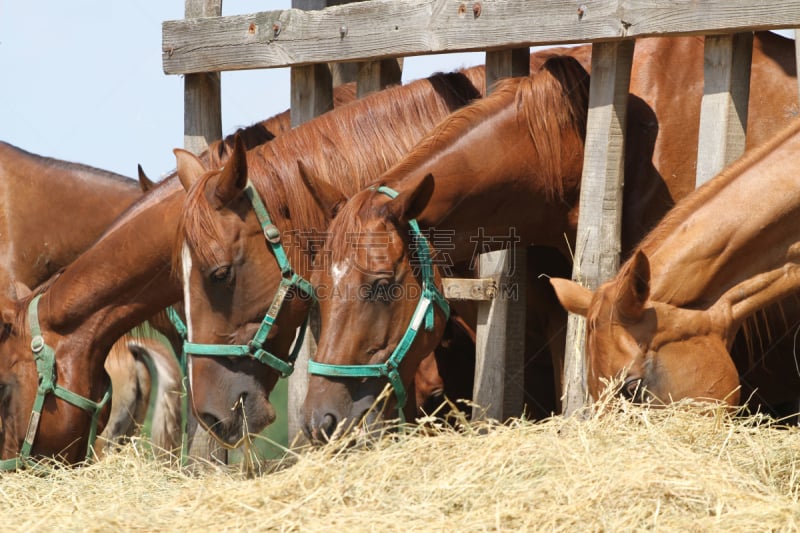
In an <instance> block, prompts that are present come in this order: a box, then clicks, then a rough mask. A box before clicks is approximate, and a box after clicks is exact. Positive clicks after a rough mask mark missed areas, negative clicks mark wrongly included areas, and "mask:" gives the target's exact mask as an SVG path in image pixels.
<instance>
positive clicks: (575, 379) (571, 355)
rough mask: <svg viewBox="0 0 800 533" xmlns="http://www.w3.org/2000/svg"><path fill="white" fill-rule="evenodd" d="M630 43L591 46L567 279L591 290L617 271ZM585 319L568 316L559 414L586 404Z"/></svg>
mask: <svg viewBox="0 0 800 533" xmlns="http://www.w3.org/2000/svg"><path fill="white" fill-rule="evenodd" d="M633 47H634V42H633V41H619V42H615V43H602V44H595V45H593V46H592V81H591V87H590V89H589V115H588V123H587V128H586V145H585V146H586V147H585V155H584V160H583V177H582V182H581V197H580V217H579V220H578V232H577V238H576V241H577V242H576V245H575V263H574V265H573V271H572V278H573V279H574V280H575V281H578V282H579V283H581V284H582V285H583V286H585V287H588V288H590V289H593V290H594V289H596V288H597V287H598V286H599V285H600V284H601V283H602V282H604V281H606V280H608V279H609V278H611V277H612V276H613V275H614V274H615V273H616V272H617V270H618V268H619V253H620V247H621V245H620V226H621V218H622V183H623V167H624V156H625V119H626V114H627V103H628V90H629V85H630V74H631V63H632V61H633ZM585 335H586V321H585V319H584V318H583V317H580V316H577V315H572V314H570V315H569V320H568V322H567V345H566V349H565V354H564V358H565V359H564V394H563V397H562V398H563V401H562V405H563V406H564V409H563V410H564V414H566V415H569V414H571V413H573V412H574V411H575V410H576V409H578V408H579V407H581V406H582V405H584V403H585V401H586V370H585V362H584V344H585Z"/></svg>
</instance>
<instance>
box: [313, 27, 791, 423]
mask: <svg viewBox="0 0 800 533" xmlns="http://www.w3.org/2000/svg"><path fill="white" fill-rule="evenodd" d="M767 40H768V41H769V40H770V38H769V37H767ZM694 42H696V41H694ZM667 43H669V45H670V49H669V50H665V49H664V48H660V46H663V45H666V44H667ZM692 44H693V41H692V40H677V42H674V43H673V42H669V41H663V40H646V41H644V42H640V43H637V58H636V59H635V60H634V75H633V80H632V90H637V89H638V88H639V87H643V86H644V87H646V85H640V84H646V81H645V80H647V79H650V80H652V78H650V77H649V76H647V75H645V74H652V73H653V71H652V70H651V68H650V65H649V63H648V64H647V65H642V67H641V70H637V65H638V64H639V63H638V62H637V61H638V60H639V59H640V58H642V57H646V58H647V59H648V60H649V61H650V62H652V63H655V64H656V65H658V66H659V67H662V68H663V67H664V66H665V65H668V64H669V63H670V62H671V61H670V60H672V61H674V60H676V59H677V57H678V56H671V53H672V52H674V51H675V50H676V49H680V48H684V50H683V51H684V52H685V51H687V48H688V50H691V45H692ZM641 45H644V46H641ZM757 50H758V49H757ZM698 51H699V50H697V49H695V50H694V52H695V54H696V53H697V52H698ZM688 56H689V57H692V54H688ZM763 60H764V58H763V56H762V57H761V59H759V55H758V54H757V53H755V52H754V61H755V62H757V61H763ZM786 64H787V65H789V64H790V63H788V62H787V63H786ZM642 71H644V72H642ZM754 71H758V72H759V74H763V73H764V72H763V70H759V69H754ZM666 72H670V75H671V74H672V71H671V70H669V69H667V70H666ZM776 74H778V73H776ZM784 78H785V77H784ZM753 81H754V84H756V85H760V84H766V85H771V86H772V85H773V84H772V82H771V81H770V80H764V79H761V80H759V79H758V78H754V80H753ZM684 86H685V87H687V88H689V89H691V88H692V85H691V84H688V83H687V84H683V85H681V87H682V88H683V87H684ZM648 89H649V91H650V93H645V94H648V96H652V94H653V93H663V92H664V91H665V87H664V86H658V85H656V86H655V87H649V88H648ZM654 89H655V90H654ZM772 90H773V91H774V90H776V89H775V87H773V88H772ZM780 90H781V91H782V102H791V101H793V100H794V98H795V96H794V87H793V86H792V84H789V83H783V85H782V86H781V87H780ZM637 92H638V90H637ZM528 94H535V93H532V92H530V91H529V92H528ZM634 94H636V92H634ZM694 94H697V93H694ZM773 94H774V93H773ZM697 96H698V99H697V102H698V103H699V95H697ZM501 98H504V100H501ZM682 98H683V99H682V100H681V101H680V102H678V101H677V100H674V99H673V100H672V102H670V101H669V100H666V101H665V99H663V98H661V99H659V98H653V100H652V101H653V106H654V107H653V108H652V110H650V109H649V108H646V107H644V106H643V105H642V104H643V102H642V101H641V100H638V99H634V100H633V102H632V104H631V107H630V109H629V113H630V114H629V119H628V120H629V129H628V139H629V143H630V144H629V145H628V151H627V154H628V158H627V164H626V192H630V191H637V193H636V194H635V195H633V196H630V195H628V196H626V201H627V200H628V199H630V200H631V201H627V203H626V204H625V212H624V215H623V216H624V223H623V227H625V228H626V229H627V230H628V240H629V241H630V240H633V239H635V234H634V233H633V232H634V231H635V229H636V228H637V227H639V228H641V226H637V225H638V224H640V223H641V221H642V215H641V214H642V213H649V215H650V216H652V215H653V214H655V213H663V212H664V210H665V208H666V207H667V206H668V203H666V202H664V200H663V197H660V193H661V189H662V188H663V187H665V186H669V188H670V189H671V190H673V191H680V190H681V189H682V188H686V187H687V185H688V184H691V183H693V181H694V169H693V166H692V167H688V168H687V166H686V164H685V161H681V160H679V159H678V157H677V154H681V153H684V154H686V153H691V152H692V150H693V149H694V148H693V145H694V144H696V137H694V138H691V137H688V136H687V135H685V130H686V128H685V127H684V128H682V130H683V131H679V130H678V129H677V128H676V127H674V126H671V124H674V123H671V122H670V120H675V118H676V117H684V118H685V119H686V123H691V122H690V120H692V119H691V118H690V117H689V116H687V110H689V111H690V112H691V111H692V110H694V109H695V108H694V106H691V105H689V103H691V102H693V99H692V98H691V97H690V98H688V99H687V98H686V95H685V94H683V96H682ZM490 100H494V101H496V102H498V105H497V106H496V108H495V109H494V110H492V109H490V108H489V101H490ZM519 100H520V98H519V97H517V99H516V100H514V99H513V98H512V97H511V96H509V95H503V96H502V97H501V96H498V97H497V99H495V98H494V97H492V98H489V99H487V100H484V101H482V102H478V103H475V104H473V105H472V106H470V107H469V108H467V109H465V110H462V111H461V112H459V113H456V114H454V115H453V116H452V117H451V118H450V119H449V120H448V122H447V123H446V124H443V125H442V126H441V127H440V129H439V130H437V131H435V132H433V133H432V134H431V135H430V137H429V138H428V139H426V141H425V142H423V143H420V145H419V146H418V147H417V149H415V150H414V151H413V152H412V153H411V154H409V155H408V157H407V158H406V159H405V160H404V161H403V162H402V163H401V164H399V165H397V166H396V167H395V168H393V169H392V170H391V171H390V172H389V173H387V174H386V175H385V176H383V177H382V178H381V179H380V180H379V183H380V184H384V185H386V186H387V187H388V188H389V189H391V190H394V191H396V192H397V193H398V195H397V197H396V198H395V199H392V196H393V194H390V195H387V194H385V191H384V190H381V189H379V188H376V187H371V188H370V189H369V190H366V191H363V192H362V193H360V194H359V195H357V196H355V197H353V198H352V199H350V200H349V201H348V202H347V203H345V204H344V207H343V208H341V209H340V211H339V215H338V216H337V217H336V218H335V219H334V221H333V223H332V225H331V228H330V236H329V240H328V243H327V245H326V247H325V248H324V249H325V250H326V253H330V254H333V257H332V259H331V263H332V264H331V265H330V266H329V268H328V269H325V270H321V271H320V272H318V273H317V274H316V276H317V277H316V278H315V285H319V289H320V290H319V291H318V292H319V293H320V294H319V296H320V297H321V302H320V306H321V313H322V320H323V329H322V336H321V338H320V341H319V342H320V344H319V348H318V352H317V360H316V361H315V362H312V363H310V372H311V373H312V374H319V375H312V377H311V378H310V382H309V389H308V397H307V400H306V408H305V417H306V424H307V428H308V431H309V433H310V434H311V435H312V437H318V438H319V437H324V436H329V435H331V434H332V432H333V431H334V430H335V428H336V427H338V426H339V424H341V423H343V422H346V423H347V424H349V423H353V422H355V421H357V420H359V419H360V418H361V415H362V414H363V413H364V412H365V411H366V410H367V408H369V407H370V406H372V405H373V403H374V400H375V397H376V394H377V392H379V391H380V390H381V389H382V388H383V386H384V384H385V380H383V379H378V380H376V379H364V378H367V377H369V376H375V375H376V374H382V375H384V376H386V375H388V376H389V377H390V382H391V383H392V385H393V387H394V389H395V392H396V394H397V395H398V396H397V398H398V401H399V402H402V399H401V396H400V393H399V392H398V389H400V390H402V389H403V388H404V387H407V386H408V383H409V377H410V375H411V374H412V373H413V369H414V368H415V364H416V362H417V361H418V360H419V354H420V353H423V352H425V351H426V350H427V349H428V347H429V346H430V345H431V344H432V343H434V342H436V340H437V336H438V331H437V330H436V329H431V330H428V329H427V328H426V329H425V330H423V329H422V327H421V326H419V317H420V316H421V314H420V313H423V311H422V310H421V309H422V308H421V307H418V306H420V305H426V304H427V305H429V306H430V307H429V308H428V309H436V306H435V305H434V303H431V301H432V302H435V297H431V298H430V300H431V301H428V302H426V301H425V299H424V298H422V299H420V295H424V294H425V292H424V291H425V285H426V284H428V285H430V284H431V280H428V281H424V280H423V279H421V278H420V275H421V274H420V265H419V259H418V258H419V257H420V255H421V252H420V250H419V249H416V250H415V247H414V246H415V245H417V244H416V243H413V244H412V243H411V241H412V240H414V239H413V235H412V236H409V221H410V220H412V219H417V220H418V222H419V224H420V226H421V227H423V228H424V227H432V226H435V227H436V228H437V230H442V231H443V232H444V233H445V234H450V235H452V236H453V239H452V241H451V242H449V243H448V244H449V246H448V254H449V257H450V259H452V260H454V261H457V260H458V259H464V258H465V254H470V253H471V252H473V251H474V250H475V246H474V244H471V243H469V239H468V237H469V236H470V232H472V236H473V237H474V236H475V234H476V230H477V229H478V226H479V225H480V226H481V227H483V228H484V234H485V235H509V233H508V230H509V227H514V228H516V234H517V236H519V237H520V238H521V240H522V243H523V244H527V243H528V242H531V241H535V242H536V243H538V244H546V245H550V246H555V247H558V248H563V247H564V245H565V244H566V243H565V242H564V235H565V234H566V235H568V236H569V237H570V239H572V238H573V237H574V229H575V228H574V222H575V219H576V217H575V212H576V210H577V197H578V185H579V181H580V178H579V176H580V172H581V166H582V147H580V146H575V145H574V144H569V142H568V141H567V140H565V138H564V135H566V136H567V137H566V138H567V139H568V138H569V135H572V136H573V137H572V138H573V139H574V138H575V137H574V135H575V134H574V133H564V130H566V129H567V128H566V127H565V126H563V125H562V126H561V130H562V131H561V134H560V135H559V134H552V135H550V136H542V135H539V136H538V138H537V137H535V136H533V135H528V134H529V133H530V132H535V131H537V130H536V126H535V125H531V124H530V122H529V121H528V120H527V117H528V116H537V117H547V115H546V110H547V109H548V106H540V107H541V108H542V111H540V112H539V115H533V114H531V113H528V114H527V115H524V114H523V113H525V112H526V111H523V112H522V113H521V114H520V115H516V114H515V112H516V111H517V110H520V109H523V110H525V109H526V108H525V107H524V106H523V105H521V104H520V103H519ZM687 100H688V102H687ZM503 101H504V102H505V104H504V105H505V107H503V106H502V105H499V102H503ZM761 102H762V101H758V100H757V101H756V102H755V107H761V105H763V104H761ZM559 104H560V105H562V106H563V103H561V102H560V103H559ZM781 105H784V104H781ZM553 107H555V104H551V105H550V106H549V108H553ZM497 109H500V110H501V111H500V112H498V111H497ZM761 109H762V110H763V109H764V108H763V107H761ZM503 112H505V113H506V115H505V116H504V115H503ZM652 113H655V114H656V116H658V117H662V116H666V117H669V119H670V120H666V121H665V124H664V127H663V128H662V132H663V134H664V135H665V137H661V138H660V142H661V143H666V141H667V140H671V141H672V143H671V144H670V147H671V151H669V152H659V151H656V152H655V153H654V159H653V163H655V165H656V166H655V168H657V169H658V171H659V172H660V173H661V175H662V176H664V178H665V180H666V181H667V183H664V182H662V181H661V180H658V179H653V167H650V168H648V167H647V166H646V165H642V164H641V162H642V161H643V160H644V161H647V162H648V165H649V164H650V162H649V159H647V158H644V157H642V154H649V153H653V149H652V147H651V146H648V144H649V143H651V142H652V138H651V136H649V135H647V134H648V131H649V130H650V129H651V128H653V126H656V125H658V124H659V122H651V121H652V118H651V117H652ZM770 114H771V113H766V115H770ZM475 115H478V116H479V119H476V118H474V117H475ZM753 116H754V118H753V121H754V123H755V124H758V125H759V126H761V127H763V126H762V122H761V121H760V119H759V118H755V117H756V116H758V112H757V111H756V112H755V113H754V115H753ZM503 118H505V120H503ZM548 120H549V119H548V118H541V122H542V123H544V124H548ZM552 122H553V123H556V121H555V120H552ZM694 123H695V124H696V118H694ZM771 126H772V127H773V128H774V127H775V125H774V124H772V125H771ZM751 130H752V131H753V132H755V134H753V133H751V135H753V136H752V137H750V142H751V143H752V142H758V141H759V140H762V139H758V134H760V133H762V132H763V131H764V130H762V129H760V128H759V129H756V128H752V127H751ZM532 138H533V139H545V141H542V142H541V145H542V146H544V147H545V148H547V144H545V143H546V142H547V141H549V142H551V143H552V144H553V145H554V146H555V147H560V146H564V145H566V146H573V147H575V150H576V152H577V153H576V154H575V155H572V154H570V156H571V157H572V158H573V159H574V158H577V160H578V161H577V163H576V164H574V165H572V166H570V161H571V159H570V157H569V156H568V155H566V154H563V153H562V154H558V156H556V160H557V161H560V162H561V165H562V166H561V168H560V169H558V172H556V171H554V170H552V169H548V167H547V166H546V165H547V161H543V158H542V156H541V155H540V154H542V153H546V152H545V151H544V149H543V148H541V147H540V146H539V145H537V144H535V143H534V142H532V141H531V139H532ZM512 140H513V141H512ZM559 141H560V142H561V144H559ZM503 143H506V144H507V145H508V146H510V147H511V148H510V149H505V150H504V149H502V146H503ZM501 153H502V154H503V157H497V156H496V155H495V156H494V157H493V155H494V154H501ZM551 157H552V154H551ZM517 158H519V159H517ZM507 160H510V161H511V162H513V164H506V163H507ZM543 169H544V170H543ZM576 175H577V178H576ZM547 177H549V178H551V179H553V181H552V182H550V183H549V188H548V182H547V180H546V179H545V178H547ZM310 184H311V186H313V181H310ZM317 196H318V197H320V198H323V199H332V203H333V204H338V205H341V203H342V199H341V197H340V196H341V195H337V194H336V193H335V191H334V192H331V191H324V192H323V193H322V194H318V195H317ZM515 217H516V218H515ZM486 228H488V229H486ZM359 235H361V236H370V239H371V241H373V242H372V244H370V243H365V242H359V241H358V240H356V239H355V238H354V236H359ZM375 235H380V236H381V243H382V245H377V244H375V242H374V241H375V237H374V236H375ZM412 261H417V262H416V263H412ZM334 289H335V290H334ZM361 289H364V290H361ZM323 291H327V292H329V293H330V292H332V294H333V296H334V297H333V298H330V299H328V300H327V301H326V300H325V299H324V298H322V296H323V295H322V292H323ZM393 295H394V296H393ZM434 296H435V295H434ZM428 312H430V311H428ZM412 317H413V318H414V320H413V321H412ZM411 324H414V325H413V326H412V325H411ZM412 329H416V337H415V338H416V340H415V342H414V343H413V344H412V345H411V347H410V348H408V346H407V345H408V342H407V338H406V335H408V334H409V333H410V331H411V330H412ZM398 346H400V347H402V348H401V350H406V351H405V355H401V354H402V353H403V352H401V351H398V348H397V347H398ZM400 361H402V364H400ZM365 365H368V366H367V368H366V369H364V366H365ZM398 365H400V366H399V373H400V377H399V378H392V376H391V374H392V372H393V371H394V368H396V367H397V366H398ZM322 376H324V377H322ZM355 377H358V378H360V379H353V378H355Z"/></svg>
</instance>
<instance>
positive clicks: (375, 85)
mask: <svg viewBox="0 0 800 533" xmlns="http://www.w3.org/2000/svg"><path fill="white" fill-rule="evenodd" d="M402 75H403V58H399V59H381V60H378V61H365V62H363V63H360V64H359V66H358V78H357V80H358V89H357V90H358V92H357V96H358V98H362V97H364V96H366V95H368V94H369V93H373V92H376V91H380V90H383V89H385V88H386V87H389V86H390V85H400V82H401V78H402Z"/></svg>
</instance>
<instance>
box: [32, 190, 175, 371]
mask: <svg viewBox="0 0 800 533" xmlns="http://www.w3.org/2000/svg"><path fill="white" fill-rule="evenodd" d="M184 196H185V193H184V190H183V188H182V187H181V185H180V183H179V182H178V180H177V178H174V177H173V178H169V179H167V180H165V182H163V183H162V184H161V185H160V186H159V187H157V188H156V189H154V190H153V191H152V192H151V193H150V194H148V195H146V196H145V197H144V198H142V199H141V201H139V202H137V203H136V204H134V205H133V206H131V208H130V209H129V210H128V211H126V212H125V214H124V215H122V217H120V219H119V220H118V221H117V222H116V223H115V224H114V225H113V226H112V227H111V228H109V229H108V231H107V232H106V233H105V234H104V235H103V236H102V237H101V238H100V240H98V241H97V243H95V245H94V246H92V247H91V248H90V249H89V250H87V251H86V252H85V253H83V254H82V255H81V256H80V257H79V258H78V259H76V260H75V261H74V262H73V263H72V264H71V265H70V266H69V267H67V268H66V269H65V270H64V272H63V273H62V274H61V276H59V278H58V279H56V280H55V281H54V282H53V284H52V285H51V286H50V287H49V288H48V289H47V290H46V291H45V292H44V295H43V297H42V300H41V302H40V306H39V307H40V320H41V322H42V327H43V331H45V329H46V330H49V331H54V332H57V333H62V334H68V335H69V341H68V343H67V345H68V347H67V348H66V350H67V351H70V350H73V351H74V353H77V354H79V356H80V357H84V356H85V352H87V351H88V352H89V353H90V358H91V359H92V361H93V362H95V363H97V364H96V365H95V368H102V361H103V360H104V358H105V356H106V354H107V353H108V350H109V349H110V348H111V346H112V345H113V343H114V341H115V340H116V339H117V338H119V337H120V336H121V335H122V334H123V333H124V332H126V331H128V330H130V329H131V328H133V327H134V326H136V325H138V324H140V323H141V322H143V321H144V320H146V319H147V318H149V317H150V316H151V315H152V314H153V313H155V312H156V311H158V310H160V309H163V308H164V307H166V306H168V305H170V304H173V303H175V302H176V301H178V300H179V299H180V296H181V289H180V284H179V283H178V282H177V281H176V280H174V279H173V278H172V277H171V271H170V270H171V268H170V266H171V265H170V257H171V256H170V252H171V249H172V245H173V241H174V239H175V230H176V227H177V222H178V214H179V212H180V207H181V204H182V202H183V198H184ZM45 338H47V335H46V333H45ZM87 344H88V349H87ZM59 353H61V349H60V348H59Z"/></svg>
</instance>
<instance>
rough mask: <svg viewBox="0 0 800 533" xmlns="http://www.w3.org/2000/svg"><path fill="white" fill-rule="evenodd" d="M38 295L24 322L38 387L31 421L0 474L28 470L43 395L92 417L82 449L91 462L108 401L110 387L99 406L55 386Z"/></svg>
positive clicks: (52, 354) (53, 363)
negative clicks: (27, 326)
mask: <svg viewBox="0 0 800 533" xmlns="http://www.w3.org/2000/svg"><path fill="white" fill-rule="evenodd" d="M41 297H42V295H41V294H39V295H37V296H36V297H35V298H33V299H32V300H31V302H30V304H29V305H28V322H29V325H30V328H31V351H32V352H33V359H34V361H35V362H36V372H37V373H38V374H39V386H38V388H37V389H36V398H35V399H34V401H33V408H32V409H31V417H30V420H29V421H28V429H27V431H26V432H25V440H24V441H23V443H22V448H21V449H20V452H19V456H18V457H16V458H14V459H5V460H2V461H0V471H10V470H17V469H18V468H22V467H25V466H30V465H31V464H32V463H31V462H30V457H31V449H32V448H33V441H34V439H35V438H36V433H37V432H38V431H39V420H40V419H41V416H42V407H43V405H44V399H45V396H47V394H50V393H52V394H53V395H54V396H55V397H56V398H61V399H62V400H64V401H66V402H68V403H71V404H72V405H74V406H75V407H78V408H80V409H83V410H84V411H88V412H89V413H90V414H91V415H92V424H91V427H90V429H89V443H88V445H87V449H86V459H87V460H89V459H91V457H92V455H93V446H94V441H95V438H96V437H97V419H98V417H99V416H100V411H101V410H102V409H103V407H105V405H106V403H107V402H108V399H109V398H110V397H111V386H109V387H108V389H107V390H106V393H105V394H104V395H103V398H102V399H101V400H100V401H99V402H95V401H92V400H90V399H88V398H85V397H83V396H81V395H79V394H76V393H74V392H72V391H70V390H67V389H65V388H64V387H62V386H61V385H59V384H58V383H56V353H55V350H53V348H52V347H50V346H48V345H47V344H46V343H45V342H44V337H42V330H41V328H40V327H39V299H40V298H41Z"/></svg>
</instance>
